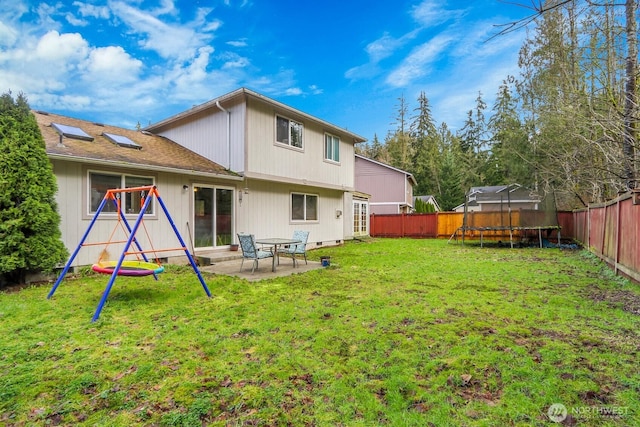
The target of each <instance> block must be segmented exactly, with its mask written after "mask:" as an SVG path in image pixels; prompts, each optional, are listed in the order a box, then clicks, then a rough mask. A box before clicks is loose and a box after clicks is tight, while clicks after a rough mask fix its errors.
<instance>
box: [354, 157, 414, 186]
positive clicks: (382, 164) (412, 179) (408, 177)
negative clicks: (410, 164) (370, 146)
mask: <svg viewBox="0 0 640 427" xmlns="http://www.w3.org/2000/svg"><path fill="white" fill-rule="evenodd" d="M355 156H356V158H357V159H362V160H366V161H368V162H371V163H375V164H376V165H380V166H383V167H385V168H388V169H391V170H394V171H396V172H398V173H402V174H405V175H406V176H407V179H409V180H410V181H411V182H412V183H413V185H417V184H418V183H417V181H416V179H415V177H414V176H413V174H412V173H411V172H407V171H403V170H402V169H398V168H394V167H393V166H389V165H387V164H385V163H382V162H379V161H377V160H373V159H370V158H368V157H364V156H361V155H360V154H356V155H355Z"/></svg>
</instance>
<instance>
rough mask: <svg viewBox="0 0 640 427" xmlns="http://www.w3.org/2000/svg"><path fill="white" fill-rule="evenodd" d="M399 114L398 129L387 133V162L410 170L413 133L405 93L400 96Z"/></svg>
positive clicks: (397, 119)
mask: <svg viewBox="0 0 640 427" xmlns="http://www.w3.org/2000/svg"><path fill="white" fill-rule="evenodd" d="M398 101H399V102H400V104H399V105H398V107H397V108H398V114H397V116H396V118H395V123H393V124H395V125H396V130H395V131H393V132H392V133H390V134H389V135H387V138H386V139H385V147H386V159H385V163H388V164H389V165H391V166H393V167H396V168H398V169H402V170H405V171H408V170H409V169H410V167H411V157H412V153H411V146H412V144H411V135H410V132H409V126H408V120H407V114H408V113H407V110H408V107H407V102H406V100H405V99H404V95H402V96H401V97H400V98H398Z"/></svg>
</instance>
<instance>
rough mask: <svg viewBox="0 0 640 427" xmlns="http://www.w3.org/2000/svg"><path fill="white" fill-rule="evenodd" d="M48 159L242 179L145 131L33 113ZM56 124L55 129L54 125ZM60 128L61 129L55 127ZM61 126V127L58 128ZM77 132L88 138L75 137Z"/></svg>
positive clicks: (41, 112)
mask: <svg viewBox="0 0 640 427" xmlns="http://www.w3.org/2000/svg"><path fill="white" fill-rule="evenodd" d="M33 115H34V116H35V118H36V121H37V122H38V126H39V127H40V132H41V133H42V137H43V138H44V142H45V145H46V151H47V155H48V156H49V158H52V159H62V160H69V161H77V162H83V163H99V164H102V165H113V166H127V167H135V168H140V169H147V170H157V171H165V172H173V173H182V174H187V175H200V176H210V177H212V176H215V177H222V178H227V179H237V180H240V179H242V177H240V176H239V175H237V174H235V173H233V172H230V171H228V170H226V169H225V168H224V167H223V166H221V165H219V164H217V163H215V162H212V161H211V160H208V159H207V158H205V157H203V156H201V155H199V154H197V153H194V152H193V151H191V150H189V149H187V148H185V147H183V146H181V145H179V144H177V143H175V142H173V141H171V140H169V139H167V138H165V137H162V136H158V135H153V134H151V133H149V132H145V131H136V130H130V129H124V128H119V127H115V126H109V125H106V124H101V123H93V122H89V121H85V120H79V119H74V118H71V117H65V116H61V115H58V114H52V113H47V112H43V111H33ZM52 124H53V125H52ZM56 125H58V126H56ZM59 125H62V126H59ZM78 129H80V130H82V131H83V133H84V134H85V135H76V136H75V137H74V136H73V134H74V133H77V132H78Z"/></svg>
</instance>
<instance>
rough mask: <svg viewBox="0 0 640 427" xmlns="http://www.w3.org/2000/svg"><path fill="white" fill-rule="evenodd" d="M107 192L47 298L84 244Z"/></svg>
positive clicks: (50, 295) (105, 199)
mask: <svg viewBox="0 0 640 427" xmlns="http://www.w3.org/2000/svg"><path fill="white" fill-rule="evenodd" d="M108 194H109V193H107V194H105V196H104V197H103V198H102V202H100V206H98V210H96V213H95V215H94V216H93V219H92V220H91V223H90V224H89V227H88V228H87V231H85V232H84V236H82V239H80V243H78V246H77V247H76V249H75V250H74V251H73V254H72V255H71V257H70V258H69V261H67V264H66V265H65V266H64V269H63V270H62V273H60V276H58V280H56V283H54V284H53V287H52V288H51V290H50V291H49V295H47V299H51V297H52V296H53V294H54V293H55V292H56V289H58V286H59V285H60V283H61V282H62V279H64V276H65V275H66V274H67V272H68V271H69V268H70V267H71V263H72V262H73V260H74V259H75V258H76V256H77V255H78V252H80V248H82V245H84V242H85V240H87V237H89V232H90V231H91V229H92V228H93V224H95V222H96V220H97V219H98V215H100V212H102V209H103V208H104V205H106V204H107V200H108V199H107V195H108Z"/></svg>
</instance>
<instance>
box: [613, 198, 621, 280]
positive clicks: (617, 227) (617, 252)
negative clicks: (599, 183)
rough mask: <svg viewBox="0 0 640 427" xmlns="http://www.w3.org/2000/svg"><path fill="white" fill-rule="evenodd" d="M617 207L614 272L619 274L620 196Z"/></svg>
mask: <svg viewBox="0 0 640 427" xmlns="http://www.w3.org/2000/svg"><path fill="white" fill-rule="evenodd" d="M616 209H617V210H618V212H617V215H616V248H615V252H614V256H613V263H614V265H613V272H614V273H615V275H616V276H617V275H618V257H619V253H620V196H618V198H617V199H616Z"/></svg>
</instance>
